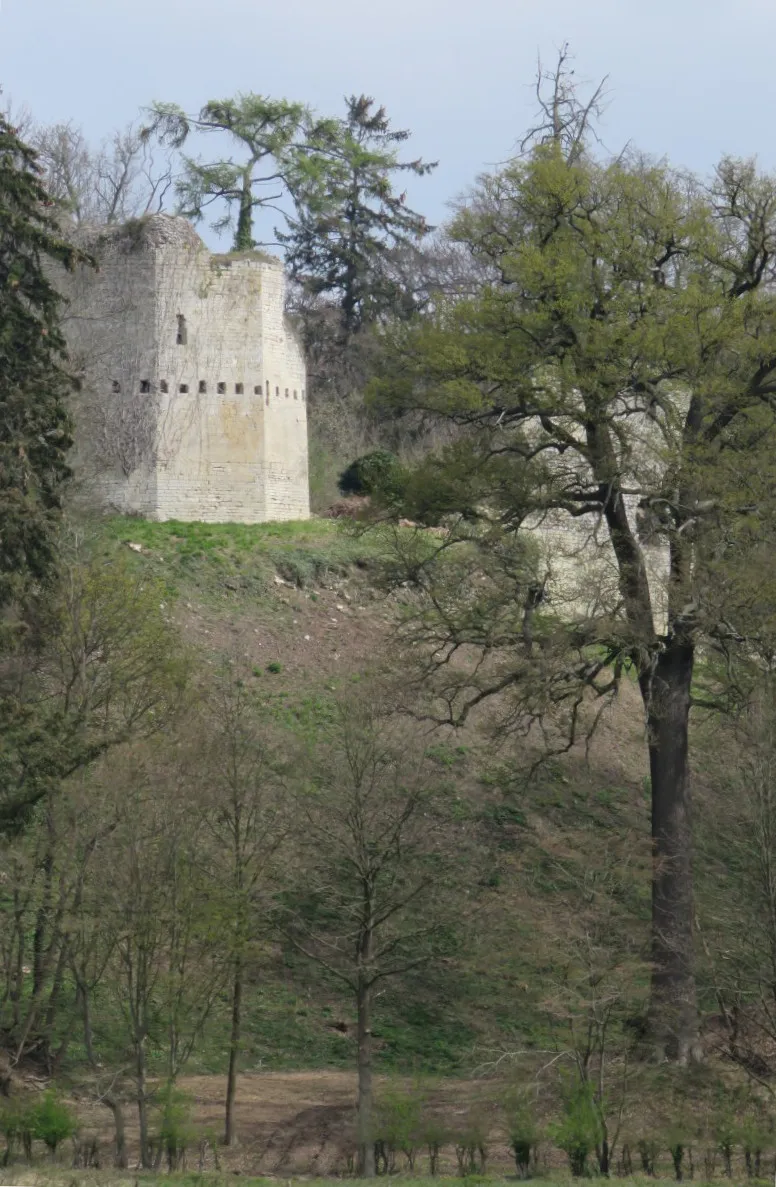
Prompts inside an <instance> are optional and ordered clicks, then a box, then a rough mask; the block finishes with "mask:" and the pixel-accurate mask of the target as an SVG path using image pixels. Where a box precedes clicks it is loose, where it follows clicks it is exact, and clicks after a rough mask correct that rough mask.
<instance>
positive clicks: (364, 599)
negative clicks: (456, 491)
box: [73, 518, 649, 1074]
mask: <svg viewBox="0 0 776 1187" xmlns="http://www.w3.org/2000/svg"><path fill="white" fill-rule="evenodd" d="M98 531H99V536H98V547H99V548H101V549H104V550H105V552H106V553H110V552H112V551H113V550H116V549H120V550H126V553H127V555H129V556H130V557H131V558H132V563H133V564H136V565H137V566H139V567H140V568H141V570H142V569H145V570H147V571H148V572H149V573H152V574H154V576H156V577H161V578H162V579H163V581H164V583H165V585H166V587H167V588H168V589H169V591H170V595H171V600H172V604H173V605H174V613H175V616H176V618H177V619H178V620H179V622H180V624H181V628H182V630H183V633H184V636H185V637H186V639H187V640H188V641H189V643H190V644H191V645H192V646H193V647H194V648H196V649H197V651H198V653H199V654H200V656H202V657H203V658H205V659H206V661H208V662H216V660H217V658H218V657H219V656H221V655H224V654H228V655H230V656H232V657H237V658H238V659H239V660H240V661H241V663H242V664H243V665H244V667H245V669H246V670H247V671H248V672H249V673H250V679H252V680H254V681H257V682H260V686H261V687H262V689H263V690H264V689H266V691H267V692H268V693H270V694H271V695H273V696H276V697H277V698H279V699H280V700H281V701H282V702H283V703H285V704H286V705H288V706H289V707H290V708H292V709H293V708H298V707H300V706H304V705H308V706H309V705H310V704H311V703H312V702H314V701H315V700H316V698H324V699H325V698H326V697H328V696H331V695H332V693H333V692H334V691H336V689H337V688H339V687H341V686H342V684H343V682H348V681H353V680H357V679H359V677H360V675H361V674H362V673H363V672H364V671H365V670H367V669H368V668H369V666H370V664H371V663H373V662H374V659H375V657H376V656H377V655H379V654H380V652H381V650H382V648H383V646H384V644H385V642H386V641H387V640H388V639H389V637H390V630H391V625H392V621H393V619H394V615H395V607H394V606H393V604H392V603H391V601H390V600H387V599H385V598H384V597H383V595H382V594H381V593H380V592H379V590H378V589H377V588H375V584H374V576H375V574H376V572H377V570H378V568H379V563H380V561H381V559H382V557H383V556H384V554H385V552H386V549H387V548H389V546H390V540H389V538H388V537H385V536H381V535H380V534H379V533H367V534H366V535H358V534H356V533H354V532H353V530H352V527H350V528H349V527H347V526H344V527H343V526H342V525H338V524H337V523H334V522H332V521H329V520H311V521H308V522H305V523H289V524H266V525H256V526H245V525H206V524H182V523H165V524H155V523H148V522H145V521H142V520H136V519H126V518H113V519H107V520H105V521H103V522H102V523H101V524H100V526H99V529H98ZM430 750H431V752H432V754H433V756H434V759H435V761H436V762H437V763H438V764H439V766H440V769H441V770H443V771H444V773H445V775H446V777H448V778H450V779H452V781H453V784H454V786H455V787H456V788H457V789H458V793H459V796H460V811H461V812H462V813H465V815H466V818H467V820H468V821H469V827H470V828H471V830H472V831H473V832H476V833H477V834H478V835H479V836H480V837H481V838H482V841H483V846H482V850H481V851H482V852H483V853H484V854H486V855H487V856H484V857H483V868H482V869H481V870H478V871H476V881H477V883H478V888H479V889H478V900H479V901H478V903H477V906H476V910H475V912H474V917H473V922H472V925H471V927H470V928H469V930H468V931H467V933H466V939H465V943H464V944H463V947H462V948H461V950H460V951H459V953H458V954H457V956H456V958H455V960H452V961H450V960H448V961H445V962H444V963H440V964H439V965H436V966H432V967H423V968H421V969H419V970H417V971H416V972H414V973H413V974H411V975H408V976H407V977H406V978H404V979H403V980H401V981H395V982H388V983H387V984H386V986H385V989H384V992H383V993H382V995H381V997H380V1000H379V1011H378V1018H377V1022H376V1028H375V1032H376V1040H377V1049H378V1060H379V1065H380V1066H381V1067H383V1068H385V1069H396V1070H402V1071H423V1072H428V1073H445V1074H450V1073H454V1074H465V1073H468V1072H469V1071H470V1070H471V1069H472V1068H473V1067H477V1066H478V1065H480V1064H484V1063H487V1062H488V1061H490V1060H492V1059H494V1058H496V1057H498V1055H499V1054H500V1053H501V1052H502V1051H503V1050H504V1049H507V1048H509V1047H511V1046H514V1044H515V1043H516V1042H518V1043H520V1044H522V1045H525V1044H528V1045H529V1046H536V1047H539V1048H541V1047H544V1046H546V1045H547V1044H548V1043H552V1042H554V1041H556V1040H555V1038H554V1037H553V1035H552V1034H551V1033H550V1031H549V1030H548V1025H549V1023H548V1011H547V1005H546V999H547V995H548V992H549V991H550V989H551V987H552V985H553V983H554V979H556V976H557V973H558V968H556V966H555V963H554V960H555V957H556V956H558V955H563V953H562V952H561V951H560V949H562V948H563V939H562V935H560V933H558V917H559V916H560V917H563V916H564V915H565V913H566V912H567V911H568V909H569V903H570V902H571V903H574V902H577V901H579V900H580V898H581V897H583V896H584V894H585V893H586V891H585V879H586V877H587V876H588V874H589V871H590V869H591V868H594V867H596V866H597V865H599V864H601V863H603V865H604V866H606V864H607V863H608V864H609V866H611V864H612V863H613V862H614V861H615V859H616V860H617V861H625V860H626V859H627V861H628V872H627V877H626V882H627V885H626V886H625V887H624V888H623V887H621V888H620V903H619V907H618V913H619V915H620V916H622V919H621V918H619V917H618V918H616V919H615V920H614V921H613V923H612V926H613V927H614V928H615V931H616V930H617V929H619V928H621V927H626V928H627V929H628V930H629V931H631V932H632V931H634V929H635V932H636V933H637V934H638V936H639V937H640V938H644V937H645V936H646V927H647V923H648V918H649V900H648V895H649V884H648V871H647V863H648V841H647V836H648V814H647V813H648V788H647V787H646V785H645V781H644V774H645V772H644V766H643V754H642V746H641V723H640V718H639V715H638V707H637V701H636V697H635V695H634V692H633V690H632V689H626V695H625V697H624V700H623V703H622V704H621V705H620V706H618V707H617V708H616V709H615V711H614V712H613V713H612V715H611V717H610V719H609V720H608V721H607V722H606V723H605V724H604V727H603V729H602V731H601V734H600V736H599V737H598V739H597V740H596V742H595V744H594V746H593V749H592V751H591V753H590V755H589V756H588V758H587V759H586V757H585V755H584V754H583V753H579V754H572V755H571V756H570V757H569V759H568V760H567V761H566V762H564V763H558V762H556V763H555V764H553V765H551V766H548V767H546V768H544V769H543V770H542V772H541V774H540V775H539V776H537V777H536V778H534V779H533V780H531V781H530V782H528V783H526V781H525V779H524V778H523V772H524V768H525V766H526V761H525V754H524V753H521V752H520V751H515V750H514V749H511V750H510V749H508V748H507V749H505V750H504V751H502V752H494V751H493V750H492V748H491V746H490V744H488V746H487V747H486V746H485V745H484V744H483V742H482V739H480V738H479V736H478V735H477V733H476V731H473V730H472V731H469V732H468V733H467V734H466V735H462V736H460V737H455V738H454V737H444V738H443V737H440V738H438V739H432V740H431V741H430ZM618 877H619V875H618ZM623 919H625V920H626V922H625V923H623V921H622V920H623ZM554 932H555V933H558V934H555V935H554V934H553V933H554ZM642 933H643V934H642ZM563 959H565V955H563ZM561 964H562V961H561ZM558 967H560V966H558ZM227 1027H228V1012H227V1003H226V1001H224V1002H223V1003H222V1008H221V1009H218V1010H217V1011H216V1012H215V1014H214V1016H213V1019H212V1021H211V1024H210V1026H209V1028H208V1036H207V1040H206V1042H205V1043H204V1044H202V1045H201V1047H200V1048H199V1050H198V1052H197V1054H196V1057H195V1060H194V1069H195V1070H200V1071H213V1072H220V1071H223V1069H224V1066H225V1061H226V1058H227V1034H228V1030H227ZM105 1037H106V1038H108V1036H105ZM246 1046H247V1049H246V1058H245V1067H246V1068H248V1069H250V1068H256V1069H258V1068H261V1069H281V1068H286V1069H288V1068H313V1067H324V1066H330V1067H337V1066H349V1065H350V1064H351V1062H352V1059H353V1055H354V1037H353V1018H352V1016H351V1007H350V1003H349V1002H348V1001H347V1000H346V999H343V997H342V995H341V993H340V991H339V990H338V988H337V987H336V986H335V985H333V984H331V983H329V982H328V981H327V979H326V978H325V976H323V975H322V974H321V973H320V971H318V970H317V969H315V968H311V967H310V965H309V964H308V963H306V962H302V961H300V959H299V958H298V957H297V956H296V955H295V954H293V953H292V952H290V951H280V950H278V951H276V952H275V953H274V954H273V955H272V956H271V957H268V958H267V961H266V963H265V964H264V965H263V967H262V968H261V969H257V970H256V971H255V977H254V983H253V986H252V990H251V996H250V1001H249V1003H248V1005H247V1009H246ZM73 1054H74V1055H77V1048H75V1047H74V1048H73Z"/></svg>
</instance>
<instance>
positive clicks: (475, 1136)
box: [455, 1109, 490, 1178]
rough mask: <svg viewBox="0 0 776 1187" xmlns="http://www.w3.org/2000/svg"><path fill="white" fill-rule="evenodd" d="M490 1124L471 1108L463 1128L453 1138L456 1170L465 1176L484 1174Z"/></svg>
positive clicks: (486, 1162) (486, 1164)
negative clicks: (456, 1163) (456, 1162)
mask: <svg viewBox="0 0 776 1187" xmlns="http://www.w3.org/2000/svg"><path fill="white" fill-rule="evenodd" d="M489 1136H490V1126H489V1125H488V1121H487V1118H486V1117H484V1116H483V1115H482V1114H481V1113H480V1112H479V1111H477V1110H475V1109H472V1111H471V1112H470V1113H469V1116H468V1118H467V1121H466V1125H465V1126H464V1128H463V1129H462V1130H461V1131H460V1133H458V1134H457V1135H456V1138H455V1156H456V1158H457V1160H458V1170H459V1172H460V1174H461V1175H463V1176H464V1177H465V1178H469V1177H470V1176H472V1175H477V1174H480V1175H484V1174H485V1173H486V1171H487V1166H488V1138H489Z"/></svg>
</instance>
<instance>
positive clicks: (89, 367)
mask: <svg viewBox="0 0 776 1187" xmlns="http://www.w3.org/2000/svg"><path fill="white" fill-rule="evenodd" d="M88 247H89V250H90V251H91V252H92V254H93V256H94V258H95V261H96V264H97V267H96V269H94V268H91V267H88V268H87V267H80V268H78V269H77V270H76V271H75V273H72V274H70V273H64V272H60V273H58V275H57V277H56V283H57V285H58V287H59V288H60V291H62V293H63V295H64V296H65V298H66V301H67V305H66V308H65V312H64V316H63V329H64V332H65V335H66V338H67V343H68V349H69V353H70V361H71V366H72V367H73V369H74V371H75V372H76V374H78V375H79V377H80V379H81V391H80V392H79V393H78V394H77V395H76V396H75V398H74V412H75V429H76V432H75V448H74V453H73V458H72V465H73V469H74V472H75V474H76V480H77V488H78V490H79V493H81V494H82V495H83V497H84V498H86V499H87V501H89V502H95V501H96V502H98V503H99V504H102V505H104V506H107V507H109V508H111V509H114V510H117V511H122V512H127V511H136V512H140V513H142V514H152V513H153V510H154V507H155V505H156V467H155V463H154V459H153V442H154V440H155V436H156V423H157V414H156V407H155V403H154V395H153V391H152V390H149V391H148V392H143V391H141V381H142V379H145V378H148V381H149V386H150V377H151V376H152V375H153V373H154V368H155V359H156V343H155V335H154V270H153V255H152V253H151V252H150V251H149V250H148V249H147V248H144V247H138V245H137V244H135V243H133V242H132V241H131V240H130V241H129V242H128V241H127V240H126V239H125V238H124V237H122V236H121V235H119V234H117V233H116V232H115V230H111V229H109V228H106V229H104V230H103V231H102V232H101V233H99V234H95V235H92V236H91V237H90V240H89V242H88Z"/></svg>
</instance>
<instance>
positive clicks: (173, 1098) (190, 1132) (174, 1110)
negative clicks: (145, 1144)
mask: <svg viewBox="0 0 776 1187" xmlns="http://www.w3.org/2000/svg"><path fill="white" fill-rule="evenodd" d="M158 1107H159V1112H160V1114H161V1115H160V1118H159V1131H158V1135H157V1138H156V1144H157V1151H158V1155H162V1154H165V1155H166V1157H167V1169H168V1170H169V1171H176V1170H181V1169H182V1168H183V1167H184V1165H185V1161H186V1151H187V1149H188V1147H189V1146H190V1145H191V1143H192V1142H193V1141H194V1138H195V1136H196V1134H195V1131H194V1127H193V1125H192V1120H191V1098H190V1097H189V1096H187V1095H186V1093H185V1092H181V1091H180V1090H179V1089H178V1088H176V1087H175V1085H174V1084H168V1085H166V1087H165V1088H164V1090H163V1092H162V1094H161V1096H160V1098H159V1106H158Z"/></svg>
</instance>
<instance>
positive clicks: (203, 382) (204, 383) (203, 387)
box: [199, 379, 207, 396]
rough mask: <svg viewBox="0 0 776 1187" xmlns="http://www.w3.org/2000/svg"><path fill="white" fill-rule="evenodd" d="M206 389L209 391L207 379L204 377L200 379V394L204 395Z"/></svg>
mask: <svg viewBox="0 0 776 1187" xmlns="http://www.w3.org/2000/svg"><path fill="white" fill-rule="evenodd" d="M206 391H207V381H206V380H204V379H200V381H199V394H200V395H201V396H204V394H205V392H206Z"/></svg>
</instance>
